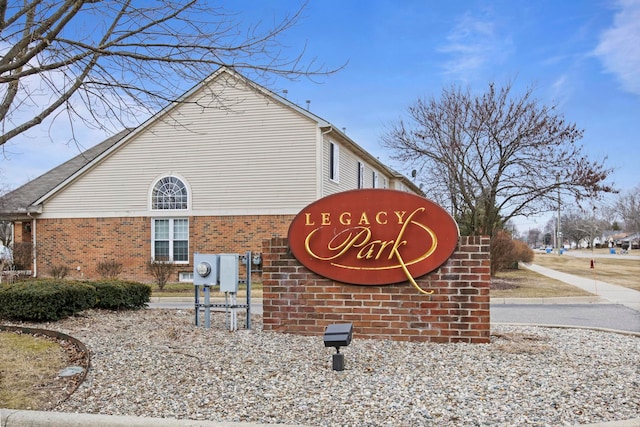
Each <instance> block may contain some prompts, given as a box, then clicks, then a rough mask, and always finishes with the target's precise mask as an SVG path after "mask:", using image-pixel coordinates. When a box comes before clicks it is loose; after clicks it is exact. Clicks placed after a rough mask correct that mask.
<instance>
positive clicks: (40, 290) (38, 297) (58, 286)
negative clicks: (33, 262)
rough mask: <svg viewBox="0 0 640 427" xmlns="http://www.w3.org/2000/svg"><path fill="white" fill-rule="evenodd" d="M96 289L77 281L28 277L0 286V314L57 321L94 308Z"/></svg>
mask: <svg viewBox="0 0 640 427" xmlns="http://www.w3.org/2000/svg"><path fill="white" fill-rule="evenodd" d="M96 302H97V295H96V289H95V288H94V287H93V286H91V285H87V284H84V283H80V282H73V281H61V280H52V279H49V280H28V281H23V282H17V283H13V284H10V285H1V286H0V317H4V318H8V319H16V320H35V321H51V320H59V319H62V318H65V317H68V316H71V315H73V314H76V313H78V312H80V311H82V310H86V309H88V308H91V307H93V306H94V305H95V304H96Z"/></svg>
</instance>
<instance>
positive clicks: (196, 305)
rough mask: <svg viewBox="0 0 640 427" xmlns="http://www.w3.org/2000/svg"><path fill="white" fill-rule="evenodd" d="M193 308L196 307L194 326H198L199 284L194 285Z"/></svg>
mask: <svg viewBox="0 0 640 427" xmlns="http://www.w3.org/2000/svg"><path fill="white" fill-rule="evenodd" d="M193 288H194V289H195V295H194V297H195V298H194V299H195V309H196V326H200V286H199V285H195V286H194V287H193Z"/></svg>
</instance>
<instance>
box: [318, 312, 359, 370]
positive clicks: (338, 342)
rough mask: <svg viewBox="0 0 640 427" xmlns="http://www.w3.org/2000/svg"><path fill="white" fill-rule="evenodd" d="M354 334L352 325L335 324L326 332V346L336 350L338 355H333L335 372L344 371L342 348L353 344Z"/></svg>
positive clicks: (328, 327)
mask: <svg viewBox="0 0 640 427" xmlns="http://www.w3.org/2000/svg"><path fill="white" fill-rule="evenodd" d="M352 334H353V324H352V323H335V324H333V325H329V326H327V329H325V331H324V346H325V347H335V348H336V354H334V355H333V370H334V371H342V370H344V355H342V354H340V347H346V346H348V345H349V344H350V343H351V336H352Z"/></svg>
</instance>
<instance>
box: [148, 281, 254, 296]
mask: <svg viewBox="0 0 640 427" xmlns="http://www.w3.org/2000/svg"><path fill="white" fill-rule="evenodd" d="M215 289H216V288H215V287H212V288H211V297H212V298H224V292H214V290H215ZM193 294H194V288H193V284H191V283H167V285H166V286H165V287H164V289H162V290H160V289H159V288H158V285H152V287H151V297H152V298H153V297H193ZM246 295H247V287H246V286H245V285H240V286H239V287H238V297H239V298H245V297H246ZM251 297H255V298H262V283H253V284H252V285H251Z"/></svg>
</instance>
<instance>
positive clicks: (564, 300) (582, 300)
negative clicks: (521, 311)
mask: <svg viewBox="0 0 640 427" xmlns="http://www.w3.org/2000/svg"><path fill="white" fill-rule="evenodd" d="M490 301H491V304H548V305H549V304H613V303H612V302H611V301H609V300H608V299H605V298H602V297H599V296H585V297H553V298H544V297H538V298H495V297H494V298H491V300H490Z"/></svg>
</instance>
